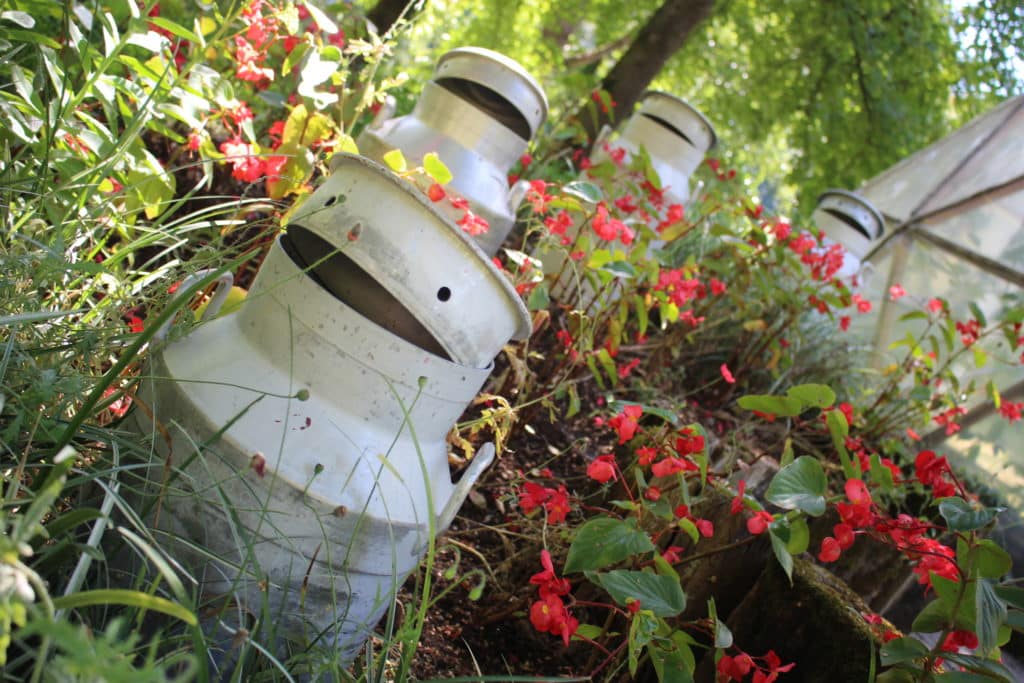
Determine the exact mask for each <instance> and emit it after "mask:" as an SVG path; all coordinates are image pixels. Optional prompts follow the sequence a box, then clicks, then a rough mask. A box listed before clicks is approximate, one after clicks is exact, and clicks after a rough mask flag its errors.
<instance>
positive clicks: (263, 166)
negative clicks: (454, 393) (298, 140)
mask: <svg viewBox="0 0 1024 683" xmlns="http://www.w3.org/2000/svg"><path fill="white" fill-rule="evenodd" d="M220 151H221V153H222V154H223V155H224V156H225V157H227V158H226V159H225V161H227V162H228V163H229V164H231V177H232V178H234V179H235V180H241V181H242V182H246V183H254V182H256V181H258V180H260V179H261V178H267V179H274V178H278V177H280V174H281V167H282V166H284V164H285V162H287V161H288V157H285V156H280V155H271V156H263V157H261V156H259V148H258V147H257V146H256V145H252V144H249V143H248V142H245V141H244V140H242V138H241V137H239V136H238V135H235V136H234V137H232V138H231V139H229V140H225V141H224V142H222V143H221V145H220Z"/></svg>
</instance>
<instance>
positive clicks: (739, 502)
mask: <svg viewBox="0 0 1024 683" xmlns="http://www.w3.org/2000/svg"><path fill="white" fill-rule="evenodd" d="M746 490H747V481H746V480H745V479H742V480H740V483H739V485H738V487H737V491H736V497H735V498H733V499H732V504H731V505H730V506H729V511H730V512H731V513H732V514H734V515H738V514H740V513H741V512H743V509H744V508H745V507H746V506H747V505H746V496H745V491H746ZM774 521H775V516H774V515H773V514H772V513H770V512H768V511H766V510H755V511H754V513H753V514H752V515H751V516H750V517H748V518H747V531H749V532H750V533H751V534H753V535H754V536H759V535H761V534H763V533H764V532H765V531H767V530H768V525H769V524H771V523H772V522H774Z"/></svg>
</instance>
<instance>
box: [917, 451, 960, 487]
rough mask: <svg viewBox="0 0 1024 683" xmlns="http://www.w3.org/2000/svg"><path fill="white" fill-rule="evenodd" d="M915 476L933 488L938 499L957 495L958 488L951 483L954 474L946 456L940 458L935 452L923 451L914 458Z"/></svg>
mask: <svg viewBox="0 0 1024 683" xmlns="http://www.w3.org/2000/svg"><path fill="white" fill-rule="evenodd" d="M914 475H915V476H916V477H917V480H918V481H920V482H921V483H922V484H924V485H925V486H931V487H932V495H934V496H935V497H936V498H947V497H949V496H955V495H956V487H954V486H953V482H952V481H950V478H951V477H952V475H953V473H952V470H950V468H949V461H948V460H946V457H945V456H942V457H938V456H936V455H935V451H921V452H920V453H918V454H917V457H916V458H914Z"/></svg>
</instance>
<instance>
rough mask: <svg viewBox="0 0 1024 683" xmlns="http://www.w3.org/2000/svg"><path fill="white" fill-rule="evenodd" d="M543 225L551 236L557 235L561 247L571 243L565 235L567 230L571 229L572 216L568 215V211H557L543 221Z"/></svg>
mask: <svg viewBox="0 0 1024 683" xmlns="http://www.w3.org/2000/svg"><path fill="white" fill-rule="evenodd" d="M544 225H545V226H546V227H547V229H548V230H549V231H550V232H551V234H552V235H558V236H559V237H560V238H561V242H562V245H563V246H565V245H567V244H569V243H570V242H572V239H571V238H570V237H569V235H568V234H567V233H568V231H569V228H571V227H572V216H570V215H569V212H568V211H559V212H558V213H557V214H556V215H554V216H548V217H547V218H545V219H544Z"/></svg>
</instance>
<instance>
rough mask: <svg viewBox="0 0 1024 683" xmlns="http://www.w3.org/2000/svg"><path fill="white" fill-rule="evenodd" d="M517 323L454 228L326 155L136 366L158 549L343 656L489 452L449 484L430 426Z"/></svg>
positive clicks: (441, 432) (436, 426) (443, 454)
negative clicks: (158, 491) (270, 226)
mask: <svg viewBox="0 0 1024 683" xmlns="http://www.w3.org/2000/svg"><path fill="white" fill-rule="evenodd" d="M211 305H212V304H211ZM529 332H530V319H529V316H528V314H527V311H526V308H525V307H524V306H523V303H522V302H521V300H520V298H519V296H518V295H517V294H516V292H515V290H514V289H513V288H512V286H511V285H510V284H509V282H508V281H507V280H506V279H505V277H504V276H503V275H502V274H501V273H500V272H499V271H498V270H497V269H496V268H495V267H494V266H493V265H492V264H491V262H490V260H489V259H488V258H487V257H486V256H485V255H484V254H483V252H481V250H480V249H479V247H478V246H477V245H476V244H475V243H473V241H472V240H470V239H469V238H468V237H467V236H466V235H465V234H464V233H462V232H461V231H460V230H459V229H458V228H457V227H456V226H455V225H453V224H452V223H451V221H449V220H447V219H446V218H444V217H443V216H441V215H440V214H439V213H438V212H437V211H436V209H435V208H434V207H433V206H432V205H431V203H430V202H429V200H428V199H427V198H426V197H425V196H423V195H422V193H420V192H419V191H417V190H416V189H415V188H413V187H412V186H411V185H410V184H408V183H406V182H405V181H402V180H399V179H398V178H396V177H395V176H394V175H393V174H391V173H390V172H389V171H387V170H386V169H384V168H382V167H380V166H379V165H377V164H376V163H374V162H371V161H368V160H366V159H363V158H361V157H355V156H350V155H344V156H343V157H342V158H340V160H339V162H338V164H337V166H336V170H335V172H334V174H333V175H331V176H330V177H329V178H327V180H326V182H324V184H323V185H321V186H320V188H319V189H317V190H316V191H315V192H314V193H313V194H312V195H311V196H310V197H309V198H308V199H307V201H306V202H305V203H304V204H303V205H302V206H301V207H300V208H299V209H298V211H297V212H296V214H295V216H294V218H292V219H291V221H290V224H289V226H288V228H287V232H286V233H284V234H282V235H281V236H280V237H279V238H278V239H277V241H276V242H275V244H274V245H273V247H272V248H271V250H270V252H269V255H268V256H267V259H266V261H265V262H264V263H263V265H262V267H261V269H260V271H259V273H258V274H257V276H256V279H255V281H254V282H253V284H252V287H251V288H250V291H249V295H248V297H247V298H246V300H245V302H244V303H243V304H242V305H241V307H240V308H239V309H238V310H237V311H235V312H232V313H230V314H227V315H225V316H222V317H220V318H217V319H214V320H211V321H210V322H208V323H205V324H202V325H200V326H198V327H196V328H194V329H193V330H192V331H191V332H190V333H189V334H187V335H186V336H184V337H183V338H181V339H178V340H175V341H172V342H170V343H168V344H167V345H166V346H165V347H164V348H162V349H160V350H159V351H158V352H157V353H155V354H154V356H153V359H152V361H151V363H150V366H149V368H148V371H147V372H146V374H145V376H144V378H143V382H142V386H141V387H140V398H142V400H143V401H144V402H145V403H146V404H147V405H148V406H149V407H150V410H151V411H152V415H153V416H155V418H156V423H155V425H154V421H153V419H152V417H151V416H150V415H149V414H147V413H145V412H143V411H137V412H136V414H135V419H136V420H137V424H138V428H139V429H140V430H141V431H142V432H144V433H153V434H154V441H155V443H156V446H157V457H156V459H155V460H154V462H153V463H152V464H151V468H150V481H151V482H154V483H160V484H161V485H165V486H167V490H166V491H164V493H163V498H162V510H161V513H160V517H159V526H160V527H161V528H163V529H166V530H167V531H170V532H173V536H172V537H171V540H169V541H167V543H168V544H169V545H172V546H174V550H173V551H172V552H173V556H174V557H176V558H177V559H179V560H180V561H181V562H182V564H184V565H185V566H187V567H188V568H189V569H190V570H191V572H192V573H193V574H194V575H195V576H196V577H197V578H198V579H199V580H200V581H201V582H202V586H201V587H202V590H203V591H204V593H206V594H213V595H220V594H223V595H225V596H226V597H230V598H231V599H233V600H234V601H235V602H237V604H238V605H240V606H241V607H242V608H243V609H245V610H247V611H249V612H251V613H260V610H261V605H264V604H266V605H268V606H269V609H270V615H271V617H272V618H273V619H274V623H275V624H276V625H277V628H278V629H279V632H280V633H281V634H282V635H283V636H284V637H285V638H291V639H298V638H301V637H303V635H304V636H305V639H306V641H307V642H309V641H312V640H313V639H315V638H317V637H318V635H320V634H322V635H320V637H321V639H320V641H319V642H322V643H330V644H333V645H334V646H336V647H337V648H339V649H340V650H341V655H342V657H343V659H344V660H345V661H349V660H351V659H353V658H354V657H355V655H356V654H357V653H358V651H359V649H360V647H361V646H362V644H363V642H364V641H365V640H366V638H367V637H368V636H369V634H370V633H371V632H372V631H373V629H374V627H375V626H376V624H377V622H378V621H379V620H380V618H381V617H382V615H383V614H384V613H385V611H386V610H387V609H388V608H389V606H390V605H391V604H392V601H393V598H394V593H395V591H396V590H397V588H398V587H399V586H401V584H402V582H403V581H404V579H405V578H406V577H407V575H408V574H409V573H411V572H412V571H413V570H415V569H416V567H417V566H418V564H419V562H420V561H421V559H422V558H423V557H424V554H425V552H426V548H427V543H428V540H429V538H430V534H431V533H432V532H433V533H440V532H441V531H443V530H444V529H445V528H446V527H447V526H448V524H449V523H450V522H451V520H452V519H453V518H454V516H455V513H456V512H457V510H458V508H459V507H460V505H461V503H462V502H463V499H464V498H465V496H466V495H467V493H468V492H469V488H470V487H471V486H472V485H473V483H474V482H475V481H476V479H477V477H478V476H479V475H480V474H481V472H482V471H483V470H484V469H485V468H486V467H487V465H488V464H489V463H490V461H491V459H492V458H493V455H494V448H493V445H492V444H486V445H485V446H484V447H483V448H481V450H480V452H478V453H477V455H476V458H475V459H474V460H473V461H472V463H471V465H470V467H469V468H468V469H467V470H466V471H465V472H464V473H463V475H462V477H461V479H460V480H459V481H458V482H457V483H453V482H452V480H451V475H450V473H449V468H448V457H447V446H446V436H447V434H448V432H449V430H450V429H451V427H452V426H453V425H454V424H455V422H456V420H457V419H458V418H459V416H460V415H461V414H462V412H463V411H464V409H465V408H466V406H467V405H468V404H469V403H470V402H471V401H472V400H473V398H474V397H475V396H476V394H477V392H478V391H479V389H480V388H481V386H482V385H483V383H484V381H485V380H486V379H487V377H488V375H489V374H490V372H491V367H492V363H491V361H492V359H493V358H494V356H495V355H496V354H497V353H498V352H499V351H500V349H501V347H502V346H503V345H504V344H505V343H506V342H507V341H508V339H509V338H510V337H517V338H522V337H525V336H526V335H528V334H529ZM302 399H305V400H302ZM159 434H169V436H168V437H166V438H161V437H160V436H159ZM168 442H169V443H168ZM165 461H166V462H171V463H173V464H174V465H175V467H177V468H178V470H177V474H176V475H175V476H174V477H167V473H166V472H165V471H164V470H163V467H164V463H165ZM168 482H169V484H168ZM175 537H180V538H181V540H180V542H175V540H174V538H175ZM264 601H266V602H265V603H264ZM323 638H326V640H324V639H323Z"/></svg>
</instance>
